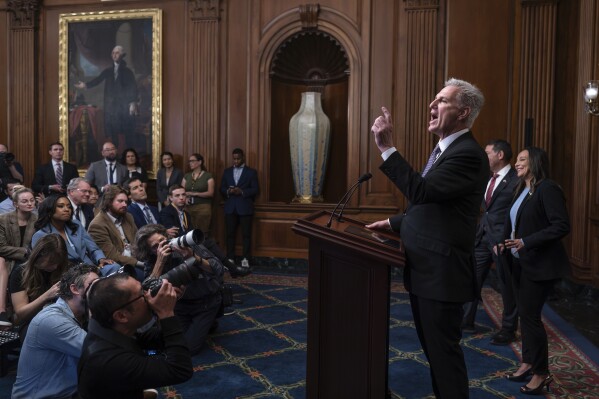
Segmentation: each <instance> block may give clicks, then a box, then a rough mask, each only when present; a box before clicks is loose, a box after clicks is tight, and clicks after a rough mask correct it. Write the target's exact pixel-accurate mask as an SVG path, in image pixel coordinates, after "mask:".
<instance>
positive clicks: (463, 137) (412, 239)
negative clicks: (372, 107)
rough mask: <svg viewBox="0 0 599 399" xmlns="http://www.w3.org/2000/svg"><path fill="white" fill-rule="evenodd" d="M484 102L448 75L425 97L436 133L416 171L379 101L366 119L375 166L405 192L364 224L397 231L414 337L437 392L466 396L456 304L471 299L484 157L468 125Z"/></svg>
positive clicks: (455, 398)
mask: <svg viewBox="0 0 599 399" xmlns="http://www.w3.org/2000/svg"><path fill="white" fill-rule="evenodd" d="M483 103H484V97H483V94H482V93H481V91H480V90H479V89H478V88H476V87H475V86H474V85H472V84H470V83H468V82H465V81H463V80H457V79H449V80H448V81H447V82H445V87H444V88H443V89H442V90H441V91H440V92H439V93H438V94H437V95H436V96H435V99H434V100H433V101H432V102H431V104H430V106H429V107H430V119H429V124H428V130H429V132H431V133H433V134H435V135H437V136H438V137H439V142H438V143H437V146H436V147H435V151H433V154H431V157H430V158H429V161H428V162H427V166H426V167H425V169H424V170H423V172H422V173H418V172H417V171H415V170H414V169H413V168H412V166H411V165H410V164H408V162H407V161H406V160H405V158H404V157H403V156H402V155H401V154H400V153H399V152H398V151H397V149H396V148H395V146H394V145H393V138H394V132H393V123H392V121H391V114H390V113H389V111H388V110H387V109H386V108H384V107H383V115H382V116H379V117H378V118H377V119H376V120H375V122H374V124H373V126H372V133H373V135H374V140H375V143H376V145H377V147H378V148H379V150H380V151H381V156H382V158H383V160H384V162H383V164H382V165H381V167H380V169H381V171H382V172H383V173H385V175H387V177H388V178H389V179H390V180H391V181H392V182H393V183H394V184H395V185H396V186H397V188H398V189H399V190H400V191H401V192H402V193H403V194H404V195H405V196H406V197H407V199H408V200H409V205H408V207H407V209H406V210H405V212H404V213H403V214H400V215H396V216H392V217H390V218H389V219H386V220H381V221H378V222H374V223H372V224H370V225H368V226H367V227H368V228H378V229H388V230H393V231H396V232H398V233H399V234H400V236H401V239H402V244H403V247H404V250H405V255H406V264H405V268H404V284H405V286H406V289H407V290H408V292H409V293H410V304H411V307H412V314H413V317H414V324H415V327H416V332H417V334H418V339H419V340H420V344H421V345H422V349H423V350H424V354H425V355H426V358H427V359H428V362H429V365H430V370H431V378H432V385H433V391H434V394H435V396H436V397H437V398H451V399H460V398H468V397H469V392H468V373H467V370H466V363H465V360H464V353H463V351H462V348H461V347H460V339H461V337H462V332H461V330H460V326H461V322H462V318H463V316H464V310H463V304H464V303H465V302H468V301H472V300H473V299H474V295H475V291H476V280H475V276H474V268H475V265H474V254H473V253H474V239H475V236H476V222H477V219H478V216H479V206H480V202H481V200H482V199H483V195H484V192H485V186H486V184H487V181H488V177H489V161H488V159H487V156H486V155H485V153H484V151H483V150H482V149H481V148H480V146H479V145H478V143H477V142H476V140H475V139H474V136H473V135H472V132H471V131H470V128H471V126H472V124H473V123H474V120H475V119H476V117H477V116H478V113H479V111H480V109H481V108H482V106H483Z"/></svg>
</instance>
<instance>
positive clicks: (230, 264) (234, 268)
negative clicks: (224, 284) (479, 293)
mask: <svg viewBox="0 0 599 399" xmlns="http://www.w3.org/2000/svg"><path fill="white" fill-rule="evenodd" d="M244 261H245V264H246V265H247V266H243V264H244V263H243V261H242V262H241V266H238V265H236V264H235V262H234V261H233V259H230V258H229V259H225V262H224V265H225V267H226V268H227V270H229V274H231V277H233V278H237V277H245V276H247V275H248V274H250V273H251V272H252V268H251V267H250V265H249V262H248V261H247V259H245V258H244Z"/></svg>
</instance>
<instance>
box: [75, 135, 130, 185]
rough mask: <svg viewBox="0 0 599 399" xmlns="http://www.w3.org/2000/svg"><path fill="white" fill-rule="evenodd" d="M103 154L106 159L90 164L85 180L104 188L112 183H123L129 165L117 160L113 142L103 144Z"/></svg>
mask: <svg viewBox="0 0 599 399" xmlns="http://www.w3.org/2000/svg"><path fill="white" fill-rule="evenodd" d="M102 156H103V157H104V159H102V160H100V161H96V162H93V163H92V164H91V165H89V169H88V170H87V173H85V180H87V182H88V183H89V184H91V185H95V186H96V187H98V188H100V191H101V192H102V193H104V190H106V189H107V188H108V186H109V185H111V184H121V183H122V182H123V181H125V180H126V179H127V177H128V174H127V167H126V166H125V165H122V164H120V163H118V162H117V160H116V147H115V145H114V144H112V143H111V142H109V141H108V142H106V143H104V145H103V146H102Z"/></svg>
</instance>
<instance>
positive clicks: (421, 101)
mask: <svg viewBox="0 0 599 399" xmlns="http://www.w3.org/2000/svg"><path fill="white" fill-rule="evenodd" d="M408 3H412V4H415V3H418V5H420V6H422V5H424V4H426V5H427V6H430V5H431V4H432V3H435V4H437V5H438V3H439V2H438V1H424V0H423V1H411V2H410V1H408V2H407V3H406V6H407V5H408ZM405 12H406V17H405V21H406V26H407V27H408V30H407V32H406V47H405V53H404V55H403V56H405V57H406V60H407V61H406V75H405V78H404V79H405V92H406V99H405V107H406V115H407V117H406V118H405V120H404V121H403V123H404V126H403V131H404V132H405V138H404V140H405V142H406V143H410V144H409V145H406V146H405V149H404V154H405V156H406V159H408V161H409V162H410V163H411V164H412V165H418V166H417V167H420V165H424V164H426V161H427V159H428V157H429V155H430V152H431V150H432V148H433V144H432V138H431V136H430V135H425V134H422V121H423V120H426V119H427V118H428V113H429V107H428V105H429V103H430V99H431V98H432V97H433V96H434V95H435V88H436V82H435V79H432V77H434V76H436V73H437V66H438V64H437V63H438V62H439V60H438V59H437V54H438V47H439V45H440V44H439V43H438V29H439V22H438V21H439V10H438V9H437V8H434V7H421V8H419V9H418V10H416V9H414V8H413V9H408V8H407V7H406V9H405Z"/></svg>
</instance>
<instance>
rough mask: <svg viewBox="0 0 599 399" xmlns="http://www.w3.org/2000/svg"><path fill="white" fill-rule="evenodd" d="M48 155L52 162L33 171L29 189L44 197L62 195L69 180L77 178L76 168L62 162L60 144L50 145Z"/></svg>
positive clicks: (62, 152) (62, 148) (62, 147)
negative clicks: (42, 194)
mask: <svg viewBox="0 0 599 399" xmlns="http://www.w3.org/2000/svg"><path fill="white" fill-rule="evenodd" d="M48 153H49V154H50V157H51V158H52V160H51V161H50V162H49V163H47V164H44V165H40V166H39V167H38V168H37V169H36V170H35V175H34V177H33V182H32V183H31V188H32V189H33V191H35V192H36V193H44V195H51V194H56V193H64V192H65V191H66V189H67V185H68V184H69V182H70V181H71V179H74V178H76V177H79V173H78V172H77V167H76V166H75V165H73V164H71V163H68V162H64V161H63V159H62V158H63V156H64V146H63V145H62V143H59V142H55V143H52V144H50V145H49V146H48Z"/></svg>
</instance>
